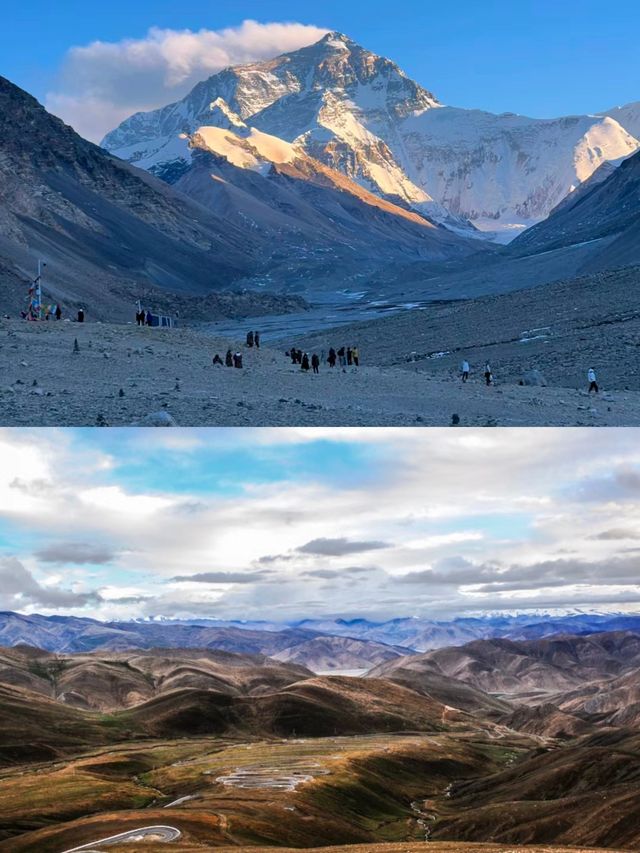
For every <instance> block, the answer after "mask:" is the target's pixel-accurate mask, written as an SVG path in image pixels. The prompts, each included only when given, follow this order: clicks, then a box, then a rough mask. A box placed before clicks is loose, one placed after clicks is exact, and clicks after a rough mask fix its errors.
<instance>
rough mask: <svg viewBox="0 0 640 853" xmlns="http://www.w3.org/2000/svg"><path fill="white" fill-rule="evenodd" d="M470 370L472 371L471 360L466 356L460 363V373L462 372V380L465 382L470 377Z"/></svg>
mask: <svg viewBox="0 0 640 853" xmlns="http://www.w3.org/2000/svg"><path fill="white" fill-rule="evenodd" d="M469 372H470V368H469V362H468V361H467V360H466V358H465V360H464V361H463V362H462V364H461V365H460V373H462V381H463V382H466V381H467V379H468V378H469Z"/></svg>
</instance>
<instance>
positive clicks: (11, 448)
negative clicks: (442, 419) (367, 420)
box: [0, 429, 640, 618]
mask: <svg viewBox="0 0 640 853" xmlns="http://www.w3.org/2000/svg"><path fill="white" fill-rule="evenodd" d="M65 432H66V433H68V435H65V436H62V435H60V434H56V433H55V432H46V433H40V432H37V431H24V432H17V431H13V430H4V431H2V430H0V463H3V464H0V549H1V550H2V551H4V553H7V554H14V555H15V556H17V557H19V558H20V561H21V564H22V566H24V567H25V568H26V569H27V570H28V571H29V572H30V573H31V575H32V577H33V578H35V579H36V581H37V583H38V584H39V585H40V588H36V587H34V586H33V585H32V586H31V587H30V588H29V589H26V590H25V591H27V592H29V591H30V597H25V596H24V594H23V595H22V597H20V598H18V599H16V600H15V603H14V605H13V606H16V607H18V606H21V602H24V606H25V607H26V608H27V609H28V608H29V607H32V608H34V607H36V606H39V607H40V608H41V609H42V607H43V606H45V605H46V604H47V603H48V602H49V607H50V609H51V610H53V611H55V610H56V609H62V610H67V611H68V610H72V611H74V612H82V613H84V614H94V615H97V616H99V617H107V618H112V617H115V616H123V617H124V616H138V615H145V614H147V615H153V614H158V613H164V614H167V615H174V616H175V615H190V614H197V613H199V614H200V615H204V614H206V615H210V616H220V617H246V618H251V617H253V616H256V615H259V614H262V615H263V616H265V615H266V616H267V618H269V614H271V615H272V617H273V618H275V617H276V616H277V615H278V614H281V615H282V616H285V615H289V616H304V615H310V614H312V613H315V614H318V613H322V612H325V613H326V612H333V613H336V612H337V613H342V614H349V613H351V614H353V613H359V614H361V615H364V614H368V615H389V616H390V615H406V614H407V613H414V612H415V613H424V614H426V615H433V614H434V613H438V612H440V611H442V612H443V613H444V612H448V613H454V612H458V611H460V610H468V609H479V608H482V607H483V606H484V607H486V608H489V609H490V608H491V607H494V606H497V605H498V604H499V605H500V606H509V603H510V602H512V603H514V606H515V604H516V603H517V604H521V605H522V603H523V602H526V601H532V602H534V603H537V602H541V601H545V602H547V601H551V600H552V601H553V602H555V603H558V602H560V601H561V600H563V599H564V601H565V603H566V605H567V606H571V605H575V604H576V603H578V602H586V601H592V600H593V601H594V602H595V601H597V595H598V590H599V589H600V590H601V594H602V597H603V599H602V600H603V601H605V600H606V601H608V600H612V599H613V598H614V597H616V600H617V599H621V598H624V599H625V600H632V598H633V600H636V599H637V597H638V592H637V591H636V590H635V588H634V585H635V577H636V573H635V569H634V566H635V562H634V557H633V556H629V554H627V550H628V548H629V546H630V545H633V541H632V540H631V541H630V540H629V539H627V538H624V537H626V536H627V533H628V532H629V531H631V532H633V531H634V530H635V529H636V527H637V523H636V522H637V517H638V510H639V508H640V493H637V490H635V489H634V488H631V487H630V486H634V484H635V482H636V479H635V476H636V475H635V472H636V471H637V470H638V469H639V468H640V460H639V459H638V457H637V447H636V444H637V442H636V437H635V431H633V430H627V431H625V430H619V431H617V430H605V431H603V432H602V434H599V435H598V441H597V442H596V443H595V444H594V441H593V435H592V434H591V433H590V432H589V433H587V432H586V431H585V432H584V433H583V432H581V431H579V432H573V431H571V430H566V429H561V430H535V431H530V432H526V431H525V432H523V431H516V430H504V431H503V430H492V431H487V432H486V433H482V434H480V432H478V433H477V434H476V433H473V432H467V431H456V430H409V429H405V430H403V431H401V432H400V433H394V432H393V431H389V433H388V435H387V437H386V440H385V438H384V435H383V433H384V431H382V432H376V431H372V432H370V431H361V430H339V431H336V432H335V436H332V435H330V434H327V433H325V432H323V431H314V432H313V433H312V432H311V431H309V432H307V433H296V432H295V431H292V432H291V433H290V432H289V431H288V430H280V431H279V432H278V431H260V430H246V429H245V430H235V431H234V430H227V431H220V432H218V431H216V435H215V437H214V436H212V435H211V431H205V430H202V431H200V430H198V431H192V432H191V431H190V432H189V434H188V438H189V440H188V441H184V442H179V443H177V445H176V446H175V447H173V448H170V447H168V446H167V445H166V443H165V435H164V432H162V431H159V432H154V431H148V432H147V431H144V432H140V431H130V432H128V431H123V432H122V433H121V435H119V436H118V442H117V445H118V449H117V450H114V451H113V452H112V453H111V454H109V455H107V454H105V452H104V447H105V446H107V447H109V446H110V445H111V443H112V442H111V441H109V440H105V438H103V435H104V434H103V433H102V432H101V431H91V430H89V431H86V432H84V431H78V432H76V431H72V430H68V431H65ZM111 435H112V434H111V433H109V434H108V435H107V439H110V438H111ZM156 436H157V437H156ZM314 437H315V440H316V441H317V442H318V443H317V445H316V446H314V445H313V444H312V443H311V442H312V441H313V440H314ZM333 438H335V442H334V443H333V444H334V449H333V450H332V451H331V453H332V454H335V456H336V458H340V457H342V456H343V455H344V454H345V453H347V457H346V458H348V459H350V460H351V459H353V462H350V467H349V476H348V478H346V479H345V472H344V469H342V468H341V467H340V466H338V468H337V469H336V473H335V476H334V475H333V474H331V473H330V471H329V470H328V471H327V472H326V473H324V472H323V473H322V474H320V473H310V472H309V470H307V468H306V467H305V466H306V461H305V458H306V457H307V455H309V456H310V457H311V458H313V457H314V455H315V454H326V453H327V452H328V451H327V447H330V446H331V445H332V440H331V439H333ZM470 439H473V440H470ZM476 439H477V440H476ZM349 442H350V443H351V445H352V449H351V450H346V448H345V443H349ZM194 447H196V448H198V452H197V453H195V454H194V452H193V449H194ZM210 452H211V453H210ZM159 458H160V459H161V465H160V466H159V465H158V459H159ZM323 458H324V457H323ZM326 459H327V468H328V469H330V468H331V464H330V457H328V456H327V457H326ZM105 460H107V461H108V462H109V464H108V465H106V466H105V465H104V464H103V463H104V461H105ZM234 460H235V462H236V463H237V466H238V467H237V470H236V473H235V474H234V473H233V470H234V464H233V463H234ZM265 460H267V463H268V464H267V468H268V470H272V469H276V470H277V469H278V467H279V468H280V470H281V473H280V474H279V475H277V476H275V477H273V476H271V475H270V476H269V477H267V480H266V481H264V480H263V479H262V478H261V477H260V476H255V477H254V476H253V474H254V466H257V468H259V466H260V465H261V463H262V462H264V461H265ZM134 462H135V465H136V468H135V471H131V470H130V467H131V464H132V463H134ZM219 463H220V465H221V471H224V485H222V486H220V483H219V482H218V477H217V475H218V473H219V472H217V471H216V465H217V464H219ZM298 466H300V467H298ZM315 467H316V466H313V469H312V470H315ZM145 470H147V471H148V475H149V482H148V484H147V482H146V479H145V477H146V475H145V473H144V471H145ZM203 472H206V475H207V479H209V478H210V481H211V488H209V487H208V486H205V485H204V484H203V477H202V474H203ZM258 473H259V471H258ZM160 474H162V476H160ZM192 476H193V477H194V479H193V481H190V479H189V478H190V477H192ZM602 478H604V479H605V480H606V489H603V488H602V487H601V479H602ZM227 481H228V482H227ZM594 483H595V485H596V486H597V488H593V485H594ZM152 484H153V485H152ZM586 492H588V493H589V496H590V499H589V500H585V499H584V497H585V493H586ZM619 495H621V496H622V498H623V500H616V501H612V496H614V497H615V496H619ZM3 528H4V530H5V531H7V532H6V533H4V541H3ZM621 534H624V536H623V535H621ZM78 543H80V544H81V547H80V545H79V544H78ZM382 543H384V545H385V546H388V547H375V546H377V545H379V544H382ZM372 546H373V547H372ZM105 548H106V549H107V550H108V553H105ZM111 555H113V559H112V560H111V561H110V562H106V557H107V556H111ZM273 555H279V556H273ZM83 561H85V562H86V563H92V565H91V566H87V565H85V566H84V567H83V566H82V565H81V563H82V562H83ZM56 562H60V564H61V565H64V566H65V571H64V573H60V572H56V574H55V575H53V574H50V573H49V569H50V568H51V566H52V565H54V566H55V563H56ZM11 565H15V564H9V563H8V564H7V566H9V569H8V571H9V572H10V573H11V571H12V570H11V568H10V567H11ZM265 567H267V568H268V569H269V571H268V572H265V571H264V569H265ZM56 568H57V566H56ZM72 570H73V574H71V571H72ZM623 570H624V571H623ZM61 574H62V575H63V576H64V580H63V581H62V584H60V575H61ZM71 578H73V579H74V580H75V581H77V582H78V583H79V586H77V588H76V586H73V587H71V589H70V590H69V589H68V588H67V589H65V586H66V585H69V584H70V579H71ZM26 580H28V578H26ZM22 581H23V582H24V581H25V577H24V576H23V578H22ZM23 585H24V584H23ZM60 586H62V590H61V592H62V595H63V597H62V598H59V599H57V600H56V601H55V602H54V601H52V600H51V599H50V598H49V597H46V596H45V595H44V593H43V592H42V590H47V591H51V590H53V589H56V588H57V589H58V590H60ZM612 586H615V587H616V588H615V589H612V588H610V587H612ZM104 590H109V592H108V594H107V593H105V592H104ZM20 592H21V590H16V591H14V593H13V595H17V594H19V593H20ZM91 593H93V595H91ZM74 595H77V596H78V597H76V598H74ZM5 606H6V605H5ZM522 606H524V605H522ZM266 610H268V611H269V612H268V613H265V611H266Z"/></svg>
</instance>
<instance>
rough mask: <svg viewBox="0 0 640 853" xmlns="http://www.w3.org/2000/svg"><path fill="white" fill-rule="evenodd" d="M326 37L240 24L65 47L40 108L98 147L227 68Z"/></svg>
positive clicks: (306, 28) (283, 26)
mask: <svg viewBox="0 0 640 853" xmlns="http://www.w3.org/2000/svg"><path fill="white" fill-rule="evenodd" d="M326 32H327V30H326V29H321V28H319V27H315V26H311V25H306V24H298V23H266V24H262V23H258V22H257V21H244V22H243V23H242V24H241V25H240V26H238V27H230V28H228V29H224V30H207V29H201V30H199V31H198V32H193V31H192V30H168V29H159V28H158V27H152V28H151V29H150V30H149V31H148V33H147V34H146V36H145V37H144V38H139V39H132V38H129V39H123V40H122V41H119V42H104V41H94V42H92V43H91V44H89V45H86V46H79V47H72V48H71V49H70V50H69V51H68V53H67V55H66V57H65V60H64V62H63V65H62V68H61V70H60V73H59V79H58V85H57V87H56V89H55V90H54V91H52V92H50V93H49V94H48V95H47V98H46V107H47V109H49V110H50V111H51V112H53V113H55V114H56V115H58V116H60V117H61V118H62V119H64V120H65V121H66V122H67V123H68V124H71V125H72V126H73V127H74V128H75V130H77V131H78V133H80V134H82V135H83V136H85V137H86V138H87V139H92V140H94V141H100V139H102V137H103V136H104V135H105V134H106V133H107V132H108V131H110V130H113V128H115V127H116V126H117V125H118V124H119V123H120V122H121V121H123V120H124V119H125V118H128V117H129V116H130V115H132V114H133V113H135V112H139V111H144V110H150V109H154V108H156V107H160V106H164V105H165V104H168V103H171V102H173V101H175V100H178V99H179V98H182V97H183V96H184V95H186V94H187V92H189V90H190V89H191V88H192V87H193V86H194V85H195V84H196V83H198V82H199V81H201V80H204V79H206V78H207V77H210V76H211V75H212V74H215V73H216V72H218V71H221V70H222V69H223V68H226V67H228V66H230V65H241V64H243V63H247V62H254V61H257V60H263V59H270V58H271V57H274V56H278V55H279V54H281V53H286V52H288V51H291V50H297V49H298V48H301V47H304V46H306V45H309V44H313V43H314V42H316V41H318V40H319V39H321V38H322V36H323V35H324V34H325V33H326Z"/></svg>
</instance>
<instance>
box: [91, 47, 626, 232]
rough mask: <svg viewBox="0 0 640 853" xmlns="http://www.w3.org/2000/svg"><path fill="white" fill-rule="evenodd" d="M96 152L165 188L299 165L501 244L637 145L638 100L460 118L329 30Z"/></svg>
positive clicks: (196, 93)
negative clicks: (219, 172) (198, 156)
mask: <svg viewBox="0 0 640 853" xmlns="http://www.w3.org/2000/svg"><path fill="white" fill-rule="evenodd" d="M102 146H103V147H104V148H106V149H108V150H109V151H110V152H112V153H114V154H116V155H117V156H118V157H121V158H122V159H124V160H127V161H129V162H131V163H133V164H135V165H137V166H140V167H142V168H144V169H147V170H149V171H151V172H153V173H154V174H155V175H157V176H159V177H162V178H164V179H165V180H168V181H169V182H171V183H174V182H176V181H177V180H178V179H179V178H180V177H181V176H182V175H183V174H184V173H185V172H186V171H187V170H188V169H189V167H190V165H191V163H192V160H193V157H194V153H197V152H198V151H202V150H204V151H207V152H209V153H210V154H213V155H216V156H218V157H219V158H223V159H225V158H226V159H227V160H228V161H229V162H230V163H232V164H233V165H234V166H236V167H237V168H240V169H244V170H251V171H258V172H261V173H263V174H265V173H266V172H267V171H268V169H269V168H270V167H271V166H272V165H274V164H276V165H278V164H282V163H283V162H286V163H295V162H296V159H297V158H298V157H303V158H306V159H307V162H309V160H310V159H311V160H312V161H317V162H320V163H322V164H324V165H325V166H329V167H330V168H331V169H333V170H336V171H338V172H341V173H342V174H343V175H345V176H347V177H348V178H349V179H351V180H353V181H354V182H356V183H357V184H359V185H360V186H362V187H363V188H364V189H366V190H368V191H370V192H373V193H375V194H376V195H378V196H382V197H383V198H385V199H387V200H389V201H392V202H393V203H395V204H397V205H400V206H404V207H410V208H412V209H414V210H416V211H417V212H419V213H420V214H422V215H423V216H425V217H427V218H428V219H429V220H431V221H432V222H435V223H440V224H444V225H445V226H447V227H449V228H450V229H452V230H455V231H458V232H461V233H464V234H466V235H469V234H474V233H475V236H480V235H479V234H478V231H477V229H478V230H480V231H482V232H489V233H490V234H493V235H496V234H499V235H501V236H500V237H499V239H501V240H506V239H508V238H509V237H511V236H515V235H517V234H518V233H519V232H520V231H522V229H523V228H525V227H528V226H530V225H533V224H535V223H537V222H539V221H541V220H543V219H545V218H546V217H547V216H548V215H549V213H550V212H551V211H552V210H553V209H554V208H555V207H556V206H557V205H558V204H560V203H561V202H562V200H563V199H564V198H565V197H566V196H567V195H568V194H570V193H571V192H573V191H574V190H575V189H576V188H578V187H579V186H580V185H581V184H582V183H583V182H585V181H588V180H589V179H590V178H591V176H592V175H593V174H594V172H596V171H597V170H598V169H600V168H601V167H602V166H603V165H604V164H607V163H609V162H616V161H617V162H621V161H622V160H624V159H625V158H626V157H628V156H629V155H631V154H633V153H634V152H635V151H637V150H638V149H639V148H640V102H639V103H636V104H629V105H627V106H624V107H616V108H614V109H611V110H608V111H606V112H605V113H602V114H600V115H580V116H567V117H562V118H557V119H533V118H527V117H524V116H520V115H515V114H513V113H503V114H501V115H494V114H492V113H488V112H483V111H481V110H465V109H457V108H455V107H448V106H444V105H443V104H441V103H440V101H439V100H438V99H437V98H436V97H435V96H434V95H433V94H431V92H429V91H427V90H426V89H424V88H423V87H422V86H420V85H419V84H418V83H416V82H414V81H413V80H411V79H410V78H409V77H407V75H406V74H404V72H403V71H402V70H401V69H400V68H399V67H398V66H397V65H396V64H395V63H393V62H391V61H390V60H388V59H385V58H384V57H380V56H377V55H375V54H373V53H371V52H370V51H367V50H365V49H364V48H362V47H360V46H359V45H357V44H355V43H354V42H353V41H351V40H350V39H349V38H347V37H346V36H344V35H342V34H340V33H329V34H328V35H327V36H325V37H324V38H323V39H322V40H321V41H319V42H318V43H316V44H314V45H311V46H310V47H305V48H302V49H301V50H298V51H295V52H293V53H288V54H284V55H283V56H280V57H277V58H275V59H272V60H269V61H266V62H259V63H253V64H250V65H243V66H239V67H235V68H227V69H225V70H223V71H221V72H219V73H218V74H215V75H213V76H212V77H210V78H209V79H208V80H205V81H203V82H201V83H198V84H197V85H196V86H195V88H194V89H193V90H192V91H191V92H190V93H189V94H188V95H187V96H186V97H185V98H183V100H181V101H179V102H178V103H175V104H170V105H168V106H166V107H163V108H161V109H158V110H153V111H151V112H148V113H137V114H136V115H134V116H132V117H131V118H129V119H127V120H126V121H124V122H123V123H122V124H121V125H120V126H119V127H118V128H116V129H115V130H114V131H112V132H111V133H109V134H108V135H107V136H106V137H105V139H104V140H103V142H102Z"/></svg>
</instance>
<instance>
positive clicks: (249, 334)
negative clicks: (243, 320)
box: [247, 332, 253, 347]
mask: <svg viewBox="0 0 640 853" xmlns="http://www.w3.org/2000/svg"><path fill="white" fill-rule="evenodd" d="M247 346H248V347H252V346H253V332H247Z"/></svg>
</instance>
